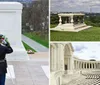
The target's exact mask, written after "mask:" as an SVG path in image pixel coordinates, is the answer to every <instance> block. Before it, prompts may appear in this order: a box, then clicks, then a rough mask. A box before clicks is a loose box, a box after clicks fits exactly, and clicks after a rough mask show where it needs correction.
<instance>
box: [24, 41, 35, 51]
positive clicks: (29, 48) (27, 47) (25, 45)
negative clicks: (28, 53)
mask: <svg viewBox="0 0 100 85" xmlns="http://www.w3.org/2000/svg"><path fill="white" fill-rule="evenodd" d="M23 45H24V47H25V49H26V50H32V51H34V52H36V51H35V50H34V49H33V48H31V47H30V46H28V45H27V44H26V43H24V42H23Z"/></svg>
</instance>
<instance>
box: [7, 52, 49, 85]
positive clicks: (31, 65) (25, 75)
mask: <svg viewBox="0 0 100 85" xmlns="http://www.w3.org/2000/svg"><path fill="white" fill-rule="evenodd" d="M45 54H46V53H44V56H43V57H42V56H41V58H43V59H44V60H43V59H42V60H41V58H40V59H39V57H40V56H39V57H38V54H37V56H35V57H34V56H33V55H30V60H28V61H9V62H8V64H9V65H13V67H14V72H15V79H13V82H14V83H15V84H13V82H12V80H11V78H10V79H7V80H6V85H48V84H49V79H48V77H47V76H46V73H45V72H44V70H43V69H42V66H48V57H46V56H47V54H46V55H45ZM32 56H33V57H32ZM37 60H38V61H37Z"/></svg>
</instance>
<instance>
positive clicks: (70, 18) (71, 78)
mask: <svg viewBox="0 0 100 85" xmlns="http://www.w3.org/2000/svg"><path fill="white" fill-rule="evenodd" d="M99 53H100V0H50V85H100V56H99Z"/></svg>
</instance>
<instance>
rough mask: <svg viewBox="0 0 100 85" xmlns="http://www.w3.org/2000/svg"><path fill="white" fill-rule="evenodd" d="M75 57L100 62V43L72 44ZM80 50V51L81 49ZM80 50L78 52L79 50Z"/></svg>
mask: <svg viewBox="0 0 100 85" xmlns="http://www.w3.org/2000/svg"><path fill="white" fill-rule="evenodd" d="M72 45H73V48H74V50H75V52H74V55H75V56H77V57H79V58H81V59H85V60H90V59H96V60H100V43H92V42H89V43H82V42H80V43H72ZM79 48H80V49H79ZM77 49H78V50H77Z"/></svg>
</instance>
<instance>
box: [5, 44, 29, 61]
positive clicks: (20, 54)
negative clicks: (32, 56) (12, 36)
mask: <svg viewBox="0 0 100 85" xmlns="http://www.w3.org/2000/svg"><path fill="white" fill-rule="evenodd" d="M11 47H12V48H13V53H11V54H7V56H6V59H7V61H21V60H22V61H26V60H29V56H28V54H27V51H26V50H25V49H24V46H23V44H21V45H20V46H19V47H15V46H13V45H12V46H11Z"/></svg>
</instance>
